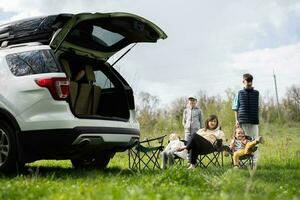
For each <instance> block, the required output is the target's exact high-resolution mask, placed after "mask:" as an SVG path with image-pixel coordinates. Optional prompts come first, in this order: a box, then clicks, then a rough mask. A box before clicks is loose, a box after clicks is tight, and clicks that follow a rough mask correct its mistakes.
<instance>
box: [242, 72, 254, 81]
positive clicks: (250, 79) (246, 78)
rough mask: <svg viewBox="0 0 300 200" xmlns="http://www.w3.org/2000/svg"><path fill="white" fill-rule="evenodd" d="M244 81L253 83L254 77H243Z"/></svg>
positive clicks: (245, 75) (246, 75) (247, 75)
mask: <svg viewBox="0 0 300 200" xmlns="http://www.w3.org/2000/svg"><path fill="white" fill-rule="evenodd" d="M243 80H246V81H247V82H252V81H253V76H252V75H251V74H244V75H243Z"/></svg>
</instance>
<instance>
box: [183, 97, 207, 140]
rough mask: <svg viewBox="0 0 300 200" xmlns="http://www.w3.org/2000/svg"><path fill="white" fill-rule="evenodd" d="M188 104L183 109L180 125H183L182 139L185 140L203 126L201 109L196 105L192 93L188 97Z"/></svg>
mask: <svg viewBox="0 0 300 200" xmlns="http://www.w3.org/2000/svg"><path fill="white" fill-rule="evenodd" d="M188 101H189V102H188V106H187V108H186V109H184V111H183V118H182V125H183V126H184V133H185V134H184V135H185V136H184V139H185V140H186V141H188V140H190V139H191V138H192V134H194V133H196V132H197V131H198V130H199V129H200V128H202V127H203V122H202V120H203V116H202V110H201V109H200V108H198V107H197V106H196V103H197V99H196V97H194V96H193V95H190V96H189V98H188Z"/></svg>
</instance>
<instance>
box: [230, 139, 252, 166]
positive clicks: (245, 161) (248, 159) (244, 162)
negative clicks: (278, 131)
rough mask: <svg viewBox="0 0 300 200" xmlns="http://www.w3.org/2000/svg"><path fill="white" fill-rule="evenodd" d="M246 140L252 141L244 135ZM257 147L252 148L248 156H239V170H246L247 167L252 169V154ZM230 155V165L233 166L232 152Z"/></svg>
mask: <svg viewBox="0 0 300 200" xmlns="http://www.w3.org/2000/svg"><path fill="white" fill-rule="evenodd" d="M246 138H247V140H251V141H252V140H254V138H253V137H251V136H248V135H246ZM257 149H258V147H257V146H254V147H253V148H252V149H251V153H250V154H247V155H244V156H241V157H240V167H241V168H247V167H248V166H249V167H250V168H251V169H253V166H254V164H253V157H254V154H253V153H254V152H255V151H257ZM230 155H231V163H232V166H233V152H232V153H230Z"/></svg>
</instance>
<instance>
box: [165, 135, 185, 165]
mask: <svg viewBox="0 0 300 200" xmlns="http://www.w3.org/2000/svg"><path fill="white" fill-rule="evenodd" d="M184 146H185V145H184V142H182V141H180V140H179V137H178V135H177V134H176V133H171V134H170V136H169V144H168V145H167V146H166V148H165V149H164V151H163V152H162V153H161V154H162V159H163V162H162V168H163V169H166V168H167V163H168V161H169V165H170V166H172V165H173V164H174V158H175V157H176V156H178V157H179V158H182V159H187V150H184V151H178V149H180V148H182V147H184Z"/></svg>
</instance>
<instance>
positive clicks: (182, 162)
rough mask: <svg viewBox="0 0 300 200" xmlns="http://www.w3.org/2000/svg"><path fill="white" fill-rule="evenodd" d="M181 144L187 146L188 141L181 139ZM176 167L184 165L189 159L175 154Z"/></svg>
mask: <svg viewBox="0 0 300 200" xmlns="http://www.w3.org/2000/svg"><path fill="white" fill-rule="evenodd" d="M180 141H181V142H183V143H184V145H186V144H187V141H186V140H182V139H180ZM174 156H175V157H174V165H183V164H184V163H185V160H187V159H183V158H182V157H180V156H178V155H176V153H174Z"/></svg>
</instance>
